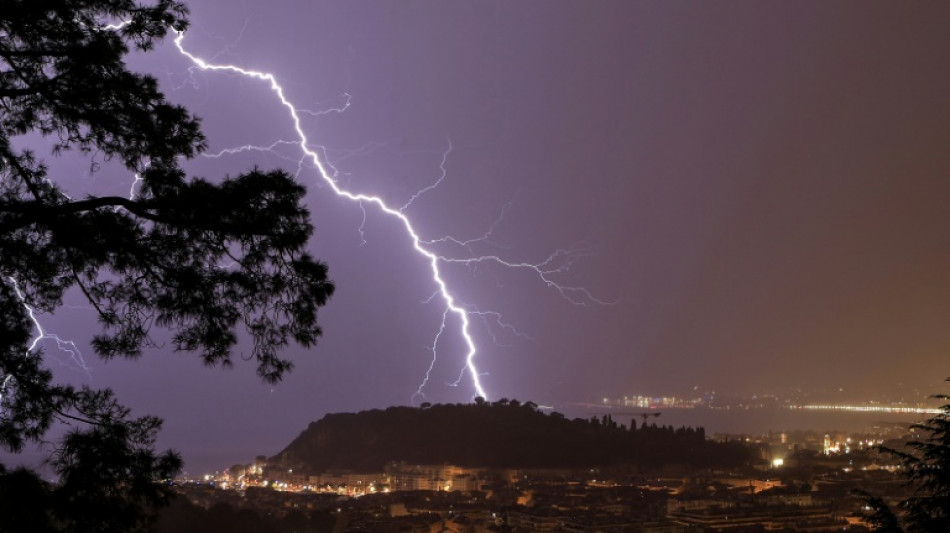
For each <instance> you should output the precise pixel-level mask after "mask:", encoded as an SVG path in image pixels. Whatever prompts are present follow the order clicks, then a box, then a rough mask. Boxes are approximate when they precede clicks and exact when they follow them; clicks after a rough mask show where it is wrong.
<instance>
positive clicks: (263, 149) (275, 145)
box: [201, 140, 300, 162]
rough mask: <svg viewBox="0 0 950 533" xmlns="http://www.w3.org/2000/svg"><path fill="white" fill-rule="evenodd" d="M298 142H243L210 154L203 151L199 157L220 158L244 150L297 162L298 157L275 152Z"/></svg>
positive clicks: (296, 144) (295, 145) (243, 151)
mask: <svg viewBox="0 0 950 533" xmlns="http://www.w3.org/2000/svg"><path fill="white" fill-rule="evenodd" d="M299 144H300V143H299V142H297V141H284V140H277V141H274V142H272V143H270V144H268V145H267V146H256V145H253V144H245V145H244V146H235V147H232V148H225V149H223V150H218V151H217V152H214V153H210V154H209V153H204V154H201V157H206V158H208V159H221V158H222V157H225V156H231V155H237V154H242V153H246V152H267V153H269V154H272V155H275V156H277V157H279V158H281V159H285V160H287V161H293V162H297V160H298V159H299V158H290V157H286V156H284V155H281V154H280V153H278V152H277V148H278V147H280V146H293V147H297V146H298V145H299Z"/></svg>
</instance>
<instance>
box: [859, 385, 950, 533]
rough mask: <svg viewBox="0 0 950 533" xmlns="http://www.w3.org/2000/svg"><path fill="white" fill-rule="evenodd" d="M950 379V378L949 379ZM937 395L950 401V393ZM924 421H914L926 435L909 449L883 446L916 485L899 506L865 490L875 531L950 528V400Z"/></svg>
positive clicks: (926, 532)
mask: <svg viewBox="0 0 950 533" xmlns="http://www.w3.org/2000/svg"><path fill="white" fill-rule="evenodd" d="M948 381H950V379H948ZM934 398H936V399H939V400H942V401H944V402H950V396H948V395H944V394H940V395H936V396H934ZM940 409H941V412H940V413H938V414H937V415H935V416H933V417H931V418H930V419H928V420H927V421H926V422H924V423H922V424H914V425H913V426H911V428H913V429H917V430H920V431H921V432H922V433H923V434H924V435H925V436H924V437H923V438H922V439H920V440H912V441H910V442H908V443H907V447H908V451H901V450H896V449H893V448H886V447H885V448H882V449H881V450H882V451H883V452H884V453H887V454H889V455H891V456H893V457H896V458H897V459H898V460H900V462H901V467H902V469H903V470H902V473H903V475H904V477H905V478H906V479H907V482H908V484H910V485H911V486H912V487H913V488H914V489H915V493H914V495H913V496H911V497H910V498H907V499H905V500H902V501H900V502H899V503H898V505H897V510H896V511H895V510H894V509H891V508H890V507H888V506H887V504H886V502H884V500H883V499H882V498H880V497H877V496H873V495H871V494H868V493H866V492H862V493H861V494H862V496H863V497H864V499H865V501H866V503H867V504H868V505H869V506H870V507H871V509H872V512H871V514H870V516H869V517H868V520H869V522H871V523H872V524H873V525H874V530H875V531H881V532H886V533H904V532H907V533H931V532H933V533H937V532H945V531H950V403H945V404H944V405H943V406H942V407H941V408H940Z"/></svg>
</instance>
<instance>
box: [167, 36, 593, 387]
mask: <svg viewBox="0 0 950 533" xmlns="http://www.w3.org/2000/svg"><path fill="white" fill-rule="evenodd" d="M184 39H185V34H184V33H183V32H176V37H175V39H174V44H175V47H176V48H177V49H178V51H179V53H180V54H181V55H183V56H184V57H185V58H187V59H188V60H189V61H190V62H191V63H192V64H193V65H194V67H196V68H197V69H199V70H201V71H207V72H223V73H230V74H236V75H239V76H243V77H245V78H251V79H255V80H259V81H261V82H263V83H265V84H267V85H268V87H269V88H270V90H271V92H272V93H273V94H274V95H275V96H276V98H277V99H278V100H279V101H280V103H281V105H282V106H283V107H284V108H285V109H286V111H287V114H288V116H289V118H290V121H291V123H292V124H293V129H294V132H295V133H296V137H297V140H296V141H277V142H275V143H274V144H272V145H270V146H266V147H254V146H245V147H239V148H233V149H229V150H225V151H222V152H219V153H218V154H212V156H217V157H220V156H223V155H228V154H233V153H237V152H242V151H252V150H266V151H270V150H273V149H274V148H276V147H277V146H279V145H282V144H287V143H288V142H292V143H293V144H295V145H297V146H298V147H299V149H300V150H301V152H302V154H303V155H302V159H301V160H300V162H299V165H300V168H302V166H303V164H304V161H308V162H309V163H310V164H311V165H312V166H313V168H315V169H316V171H317V173H318V174H319V178H320V180H321V181H322V182H323V183H325V184H326V185H327V186H329V188H330V189H331V190H332V191H333V193H334V194H335V195H337V196H338V197H341V198H345V199H347V200H350V201H352V202H354V203H356V204H357V205H358V206H359V207H360V209H362V210H363V214H364V220H365V216H366V211H365V209H366V206H367V205H372V206H374V207H375V208H376V209H378V210H379V211H380V212H381V213H383V214H385V215H387V216H389V217H390V218H391V219H393V221H394V222H395V223H397V224H399V225H401V226H402V227H403V229H404V230H405V232H406V234H407V235H408V236H409V238H410V240H411V243H412V250H413V251H414V252H415V253H416V254H418V255H420V256H422V257H423V258H424V259H425V260H426V261H427V262H428V265H429V272H430V275H431V278H432V282H433V284H434V285H435V286H436V288H437V289H436V292H435V295H434V296H437V297H438V298H439V299H440V300H441V301H442V302H443V304H444V306H445V310H444V312H443V314H442V321H441V324H440V326H439V329H438V332H437V333H436V335H435V338H434V340H433V342H432V345H431V346H430V347H429V349H430V350H431V351H432V354H433V359H432V362H431V363H430V366H429V368H428V370H427V371H426V375H425V378H424V379H423V381H422V383H421V384H420V385H419V388H418V389H417V391H416V394H415V395H413V398H415V397H416V396H420V395H422V390H423V388H424V387H425V386H426V384H427V383H428V381H429V376H430V373H431V371H432V368H433V367H434V365H435V361H436V352H437V345H438V343H439V340H440V338H441V337H442V335H443V333H445V330H446V327H447V324H448V319H449V317H450V316H455V317H457V319H458V320H459V322H460V324H461V327H460V329H459V333H460V335H461V338H462V339H463V341H464V345H465V350H466V353H465V359H464V360H465V363H464V366H463V367H462V369H461V372H460V374H459V379H458V380H457V381H456V382H455V383H454V384H452V385H456V386H457V385H458V384H459V383H460V382H461V380H462V379H463V378H464V376H465V374H466V373H467V374H468V375H469V376H470V378H471V382H472V386H473V388H474V390H475V393H476V394H477V395H478V396H481V397H483V398H488V396H489V395H488V393H487V392H486V390H485V387H484V385H483V383H482V379H481V377H482V375H483V374H482V373H481V372H480V371H479V369H478V367H477V366H476V356H477V353H478V350H477V348H476V345H475V341H474V339H473V337H472V333H471V321H472V317H473V316H479V317H481V318H483V319H484V318H485V317H486V316H493V317H495V318H496V320H497V321H498V324H500V325H502V327H506V328H510V326H508V325H506V324H504V323H503V322H502V321H501V319H500V316H498V315H497V314H492V312H487V311H478V310H472V309H468V308H466V306H465V305H463V304H462V303H460V302H459V300H458V299H457V298H456V296H455V295H454V294H453V292H452V290H451V289H450V287H449V285H448V283H447V282H446V280H445V278H444V277H443V275H442V269H441V266H442V265H443V264H465V265H469V266H471V267H475V266H477V265H479V264H482V263H495V264H499V265H501V266H504V267H507V268H513V269H525V270H529V271H532V272H534V274H535V275H537V276H538V278H539V279H540V280H541V281H542V282H543V283H544V284H545V285H547V286H548V287H551V288H553V289H554V290H556V291H557V292H559V293H560V295H561V296H563V297H564V298H565V299H567V300H568V301H569V302H571V303H573V304H576V305H585V304H587V303H591V302H593V303H600V304H608V303H610V302H605V301H603V300H600V299H597V298H595V297H594V296H593V295H592V294H591V293H590V292H589V291H588V290H587V289H585V288H583V287H575V286H564V285H561V284H559V283H558V282H557V281H555V280H554V276H555V275H556V274H558V273H562V272H564V271H566V270H568V269H569V268H570V267H571V265H572V264H573V263H574V262H575V261H576V260H577V259H579V258H580V257H582V256H583V255H585V254H584V253H583V250H580V249H566V250H557V251H555V252H554V253H553V254H551V255H550V256H549V257H547V258H546V259H544V260H543V261H541V262H538V263H530V262H512V261H508V260H505V259H503V258H501V257H500V256H497V255H483V256H476V257H449V256H446V255H442V254H439V253H436V252H435V251H433V250H431V249H430V248H428V246H430V245H433V244H436V243H438V242H452V243H455V244H459V245H462V246H466V245H468V244H471V243H472V242H475V241H477V240H479V239H473V240H470V241H459V240H457V239H452V238H450V237H443V238H442V239H437V240H435V241H427V240H425V239H423V238H422V237H421V236H420V233H419V231H418V230H417V229H416V226H415V225H414V224H413V222H412V220H411V219H410V218H409V216H408V215H407V214H406V211H407V210H408V208H409V207H410V206H411V205H412V203H413V202H414V201H415V200H416V199H418V198H419V197H420V196H421V195H423V194H425V193H426V192H429V191H431V190H433V189H435V188H436V187H438V185H439V184H440V183H442V181H443V180H444V179H445V177H446V162H447V158H448V155H449V153H450V152H451V150H452V144H451V141H449V147H448V149H447V150H446V151H445V152H444V153H443V157H442V163H441V164H440V169H441V171H442V173H441V175H440V176H439V178H438V179H437V180H436V181H435V182H434V183H433V184H431V185H429V186H427V187H425V188H423V189H422V190H420V191H418V192H417V193H416V194H414V195H413V196H412V197H411V198H410V199H409V200H408V201H407V202H406V203H405V204H403V205H401V206H399V207H392V206H390V205H388V204H387V203H386V202H385V201H384V200H383V199H382V198H381V197H379V196H374V195H371V194H366V193H358V192H353V191H350V190H347V189H346V188H344V187H343V186H342V185H340V183H339V182H338V181H337V176H338V175H339V173H338V172H337V171H336V169H334V168H333V166H332V165H331V164H330V163H328V162H327V161H325V159H324V158H323V157H321V156H320V154H318V153H317V151H315V150H314V149H312V148H311V147H310V142H309V140H308V138H307V135H306V133H305V132H304V130H303V126H302V125H301V120H300V116H301V115H302V114H314V112H312V111H307V110H303V109H299V108H297V107H296V106H295V105H294V104H293V103H292V102H291V101H290V100H289V99H288V98H287V96H286V94H285V92H284V89H283V87H282V86H281V85H280V83H278V81H277V78H276V76H274V75H273V74H272V73H269V72H262V71H257V70H250V69H246V68H244V67H241V66H238V65H232V64H217V63H212V62H210V61H207V60H205V59H203V58H201V57H199V56H197V55H195V54H193V53H192V52H190V51H188V50H187V49H186V48H185V46H184ZM349 101H350V100H349V95H348V94H347V95H346V103H345V105H344V106H341V107H339V108H334V109H332V110H330V111H336V112H342V111H343V110H344V109H345V108H346V107H347V106H348V105H349ZM503 214H504V213H503ZM502 216H503V215H502ZM494 226H495V224H493V225H492V228H491V229H490V230H489V232H488V233H486V235H485V236H484V237H483V238H482V239H487V238H488V236H489V235H490V234H491V231H492V230H493V229H494ZM360 235H361V238H363V228H362V226H361V227H360ZM364 242H365V241H364ZM430 300H431V298H430Z"/></svg>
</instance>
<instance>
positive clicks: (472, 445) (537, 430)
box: [274, 400, 750, 472]
mask: <svg viewBox="0 0 950 533" xmlns="http://www.w3.org/2000/svg"><path fill="white" fill-rule="evenodd" d="M274 460H277V461H284V462H288V461H289V462H296V463H299V464H302V465H304V466H305V467H306V468H307V469H309V470H311V471H316V472H320V471H324V470H327V469H333V468H348V469H353V470H361V471H379V470H381V469H382V467H383V466H384V465H385V464H386V463H387V462H390V461H406V462H409V463H416V464H440V463H450V464H454V465H459V466H471V467H519V468H543V467H552V468H560V467H589V466H609V465H616V464H637V465H644V466H654V465H660V464H664V463H680V464H689V465H693V466H713V465H722V466H732V465H740V464H745V463H746V462H748V461H749V460H750V457H749V451H748V449H747V448H746V447H744V446H742V445H741V444H739V443H732V444H730V443H715V442H711V441H707V440H706V438H705V432H704V431H703V429H702V428H698V429H693V428H678V429H674V428H672V427H657V426H656V425H646V426H643V427H640V428H636V427H631V428H626V427H624V426H622V425H619V424H617V423H616V422H615V421H613V420H611V419H610V417H609V416H604V417H601V418H592V419H590V420H584V419H574V420H568V419H567V418H565V417H564V416H562V415H560V414H559V413H552V414H545V413H544V412H542V411H540V410H538V409H537V406H536V405H535V404H533V403H531V402H526V403H524V404H521V403H519V402H517V401H514V400H513V401H510V402H508V401H506V400H504V401H500V402H496V403H494V404H489V403H486V402H483V401H478V402H477V403H474V404H464V405H463V404H454V405H452V404H446V405H433V406H426V407H425V408H413V407H390V408H388V409H386V410H378V409H375V410H371V411H363V412H360V413H355V414H352V413H341V414H329V415H327V416H325V417H324V418H322V419H321V420H319V421H317V422H313V423H311V424H310V426H309V427H308V428H307V429H306V430H305V431H304V432H303V433H301V434H300V435H299V436H298V437H297V438H296V439H294V441H293V442H292V443H291V444H290V445H289V446H287V448H286V449H285V450H284V451H283V452H281V454H280V455H279V456H277V457H276V458H274Z"/></svg>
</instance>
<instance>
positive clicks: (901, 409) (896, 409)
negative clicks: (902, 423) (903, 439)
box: [791, 404, 943, 415]
mask: <svg viewBox="0 0 950 533" xmlns="http://www.w3.org/2000/svg"><path fill="white" fill-rule="evenodd" d="M791 409H808V410H813V411H852V412H856V413H894V414H914V415H936V414H940V413H942V412H943V411H942V410H940V409H937V408H933V407H909V406H887V405H838V404H812V405H796V406H792V407H791Z"/></svg>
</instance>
